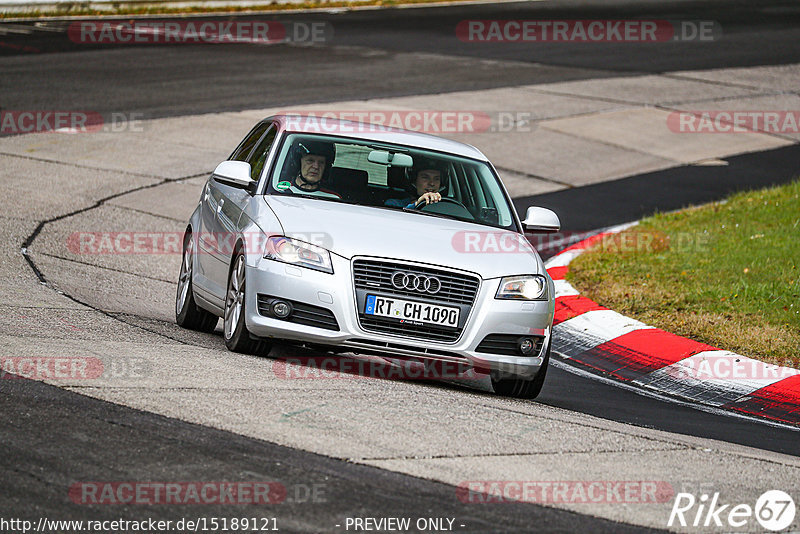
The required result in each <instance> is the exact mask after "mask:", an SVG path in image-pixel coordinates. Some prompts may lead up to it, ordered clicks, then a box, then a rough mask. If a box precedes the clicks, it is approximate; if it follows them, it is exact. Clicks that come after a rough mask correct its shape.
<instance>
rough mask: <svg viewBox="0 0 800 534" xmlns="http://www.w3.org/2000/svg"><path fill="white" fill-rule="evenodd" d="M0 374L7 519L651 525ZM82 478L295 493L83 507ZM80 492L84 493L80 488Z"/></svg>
mask: <svg viewBox="0 0 800 534" xmlns="http://www.w3.org/2000/svg"><path fill="white" fill-rule="evenodd" d="M5 378H8V377H7V376H6V377H5ZM0 382H1V383H2V388H1V389H0V414H2V416H0V423H1V424H0V441H1V442H2V443H3V453H2V454H0V483H2V487H3V491H2V492H0V510H2V516H3V518H4V519H9V518H25V519H29V520H33V521H34V522H36V521H38V520H39V518H40V517H46V518H48V519H84V520H114V519H120V518H121V519H129V520H142V519H147V518H153V519H157V520H172V521H177V520H179V519H181V518H188V519H197V518H207V519H208V518H211V517H217V518H222V517H224V518H234V517H249V518H252V517H256V518H277V526H278V527H279V529H280V530H281V531H283V532H344V531H345V530H344V525H345V523H344V522H345V518H347V517H376V518H380V517H409V518H412V524H413V523H414V522H415V521H416V520H417V519H418V518H421V517H423V518H426V517H433V518H455V522H454V531H456V532H609V533H626V532H649V531H651V530H649V529H644V528H640V527H634V526H629V525H624V524H621V523H615V522H612V521H607V520H603V519H597V518H593V517H589V516H583V515H579V514H576V513H572V512H568V511H564V510H557V509H554V508H548V507H545V506H538V505H533V504H522V503H503V504H477V503H464V502H462V501H461V500H459V498H457V495H456V488H455V487H453V486H449V485H447V484H441V483H437V482H431V481H427V480H423V479H420V478H416V477H412V476H407V475H402V474H398V473H394V472H391V471H385V470H382V469H377V468H373V467H369V466H364V465H358V464H353V463H350V462H346V461H343V460H337V459H333V458H328V457H325V456H321V455H317V454H313V453H309V452H304V451H300V450H296V449H291V448H288V447H282V446H279V445H275V444H272V443H268V442H265V441H260V440H256V439H251V438H246V437H243V436H239V435H237V434H232V433H229V432H224V431H221V430H216V429H212V428H208V427H203V426H199V425H194V424H190V423H185V422H183V421H179V420H176V419H170V418H167V417H162V416H159V415H155V414H152V413H148V412H142V411H139V410H134V409H131V408H126V407H123V406H118V405H115V404H111V403H108V402H104V401H100V400H96V399H91V398H89V397H84V396H82V395H79V394H76V393H72V392H70V391H66V390H63V389H61V388H58V387H55V386H50V385H47V384H44V383H42V382H37V381H31V380H25V379H4V380H2V381H0ZM276 411H277V409H276ZM465 431H467V429H465ZM309 432H313V430H309ZM83 482H132V483H133V482H199V483H203V482H278V483H280V484H282V485H283V486H284V487H285V488H286V501H285V502H283V503H280V504H264V505H256V504H236V505H231V504H227V505H221V504H193V503H190V504H181V505H169V504H159V505H149V504H148V505H132V504H128V505H123V504H77V503H75V502H73V499H72V498H70V496H69V490H70V488H71V487H76V486H75V485H76V484H80V483H83ZM99 494H100V493H99V492H98V495H99ZM309 494H310V495H311V496H309ZM313 495H316V498H314V497H313ZM75 499H77V500H78V501H79V502H80V501H81V491H78V493H76V494H75ZM259 521H260V519H259ZM34 524H36V523H34ZM337 524H338V525H341V528H337V527H336V525H337ZM462 524H463V525H464V527H460V526H459V525H462ZM62 531H63V530H62ZM351 531H352V529H351ZM415 531H416V530H414V529H413V528H412V529H411V530H410V532H415Z"/></svg>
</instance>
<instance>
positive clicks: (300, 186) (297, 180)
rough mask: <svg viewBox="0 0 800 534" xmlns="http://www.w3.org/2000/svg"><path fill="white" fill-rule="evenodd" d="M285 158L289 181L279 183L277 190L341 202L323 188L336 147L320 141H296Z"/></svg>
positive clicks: (337, 196)
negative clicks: (334, 199)
mask: <svg viewBox="0 0 800 534" xmlns="http://www.w3.org/2000/svg"><path fill="white" fill-rule="evenodd" d="M287 158H288V160H289V161H288V163H287V165H289V168H288V176H289V177H291V181H289V182H285V181H282V182H279V183H278V186H277V189H279V190H281V191H286V190H289V191H291V192H292V193H297V194H304V195H314V196H319V197H326V198H337V199H340V200H341V198H342V197H341V195H339V194H338V193H336V192H335V191H331V190H329V189H326V188H324V187H323V185H324V184H325V183H326V182H327V181H328V176H329V175H330V171H331V166H332V165H333V160H334V159H335V158H336V145H334V144H333V143H328V142H322V141H309V140H302V141H296V142H295V144H294V146H292V148H291V149H290V152H289V155H288V156H287Z"/></svg>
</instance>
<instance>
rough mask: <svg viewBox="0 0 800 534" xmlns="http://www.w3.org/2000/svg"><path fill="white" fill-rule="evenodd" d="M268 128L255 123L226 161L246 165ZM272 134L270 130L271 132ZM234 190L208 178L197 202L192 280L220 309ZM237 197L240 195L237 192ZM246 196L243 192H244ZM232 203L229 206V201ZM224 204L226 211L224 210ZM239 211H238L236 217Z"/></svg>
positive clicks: (231, 236)
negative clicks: (234, 161) (197, 228)
mask: <svg viewBox="0 0 800 534" xmlns="http://www.w3.org/2000/svg"><path fill="white" fill-rule="evenodd" d="M271 126H272V124H271V123H269V122H262V123H259V124H257V125H256V126H255V128H253V129H252V130H251V131H250V133H249V134H247V136H246V137H245V138H244V139H243V140H242V142H241V143H239V146H238V147H236V150H234V151H233V153H232V154H231V156H230V157H229V158H228V159H229V160H238V161H247V160H248V158H249V157H250V155H251V154H252V153H253V149H254V148H255V147H256V145H257V144H258V143H259V141H260V140H261V139H262V138H263V137H264V134H265V133H266V132H267V130H269V129H270V127H271ZM272 129H273V130H274V128H272ZM236 189H237V188H235V187H232V186H230V185H227V184H225V183H223V182H221V181H218V180H217V179H216V178H214V177H213V176H212V178H210V179H209V180H208V181H207V182H206V185H205V189H204V191H203V195H202V198H201V209H200V224H201V228H200V232H199V235H198V242H197V246H198V254H197V257H196V261H195V265H196V266H197V270H196V274H195V276H198V277H200V280H199V283H198V284H197V285H198V286H200V287H202V288H204V289H206V290H207V291H208V292H210V293H211V295H206V296H207V297H209V296H210V297H212V298H213V300H215V301H216V302H217V304H219V305H220V306H222V305H223V303H224V299H225V290H226V287H227V283H228V266H229V265H230V260H231V254H232V253H233V250H232V247H233V245H234V244H235V242H236V240H235V235H234V234H231V232H232V231H233V230H235V222H236V220H237V219H238V215H237V208H236V205H235V202H236V197H237V193H235V192H233V198H231V196H230V195H231V194H232V191H233V190H236ZM238 191H239V193H242V192H244V190H242V189H238ZM244 193H245V194H247V192H244ZM231 200H232V201H233V202H229V201H231ZM226 204H227V207H226ZM240 212H241V209H238V213H240Z"/></svg>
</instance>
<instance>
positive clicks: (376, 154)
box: [367, 150, 414, 167]
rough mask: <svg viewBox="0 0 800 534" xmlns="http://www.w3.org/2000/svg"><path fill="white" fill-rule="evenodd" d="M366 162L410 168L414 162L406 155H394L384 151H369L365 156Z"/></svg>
mask: <svg viewBox="0 0 800 534" xmlns="http://www.w3.org/2000/svg"><path fill="white" fill-rule="evenodd" d="M367 161H370V162H372V163H377V164H379V165H392V166H393V167H411V166H412V165H413V164H414V160H413V159H412V158H411V156H409V155H408V154H395V153H393V152H387V151H385V150H373V151H371V152H370V153H369V155H368V156H367Z"/></svg>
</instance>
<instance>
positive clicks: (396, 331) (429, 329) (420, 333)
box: [359, 314, 461, 342]
mask: <svg viewBox="0 0 800 534" xmlns="http://www.w3.org/2000/svg"><path fill="white" fill-rule="evenodd" d="M359 319H360V320H361V326H362V327H363V328H364V330H369V331H371V332H378V333H380V334H392V335H396V336H405V337H415V338H420V339H427V340H430V341H447V342H450V341H455V340H457V339H458V336H460V335H461V329H460V328H443V327H441V326H436V325H424V326H415V325H412V324H409V323H402V324H401V323H391V322H386V321H382V320H380V319H373V318H372V317H368V316H365V315H363V314H359Z"/></svg>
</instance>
